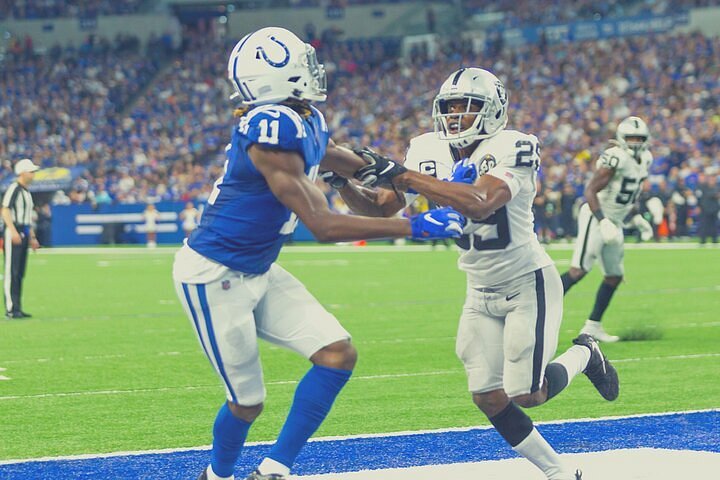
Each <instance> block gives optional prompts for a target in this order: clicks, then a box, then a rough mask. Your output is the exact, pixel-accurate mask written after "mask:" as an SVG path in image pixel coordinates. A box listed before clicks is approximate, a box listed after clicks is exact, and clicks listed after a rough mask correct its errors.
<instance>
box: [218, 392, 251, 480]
mask: <svg viewBox="0 0 720 480" xmlns="http://www.w3.org/2000/svg"><path fill="white" fill-rule="evenodd" d="M250 425H251V423H248V422H246V421H244V420H241V419H239V418H237V417H236V416H235V415H233V414H232V412H231V411H230V407H228V405H227V403H225V404H223V406H222V407H221V408H220V411H219V412H218V414H217V417H215V425H214V426H213V447H212V452H211V454H210V465H211V466H212V469H213V472H215V474H216V475H219V476H221V477H229V476H230V475H232V474H233V471H234V470H235V463H236V462H237V459H238V457H239V456H240V450H242V447H243V444H244V443H245V439H246V438H247V434H248V430H250Z"/></svg>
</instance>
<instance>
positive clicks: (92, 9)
mask: <svg viewBox="0 0 720 480" xmlns="http://www.w3.org/2000/svg"><path fill="white" fill-rule="evenodd" d="M142 3H143V2H142V0H0V20H1V19H6V18H15V19H23V20H32V19H41V18H42V19H45V18H61V17H80V18H84V17H96V16H98V15H127V14H130V13H135V12H136V11H137V10H138V8H139V7H140V5H141V4H142Z"/></svg>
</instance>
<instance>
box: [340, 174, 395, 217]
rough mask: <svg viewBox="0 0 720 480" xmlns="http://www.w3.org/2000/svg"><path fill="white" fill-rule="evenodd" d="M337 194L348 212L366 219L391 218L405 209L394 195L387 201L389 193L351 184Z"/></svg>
mask: <svg viewBox="0 0 720 480" xmlns="http://www.w3.org/2000/svg"><path fill="white" fill-rule="evenodd" d="M338 192H339V193H340V196H341V197H342V199H343V200H344V201H345V204H347V206H348V207H349V208H350V210H352V211H353V212H354V213H356V214H359V215H365V216H367V217H392V216H393V215H395V214H396V213H397V212H399V211H400V210H402V209H403V208H404V207H405V203H404V202H400V201H399V200H398V199H397V198H396V197H395V195H394V194H392V198H391V199H388V195H389V194H390V192H387V191H385V190H380V191H378V190H371V189H369V188H365V187H362V186H360V185H355V184H353V183H352V182H348V183H347V185H345V186H344V187H343V188H341V189H339V190H338Z"/></svg>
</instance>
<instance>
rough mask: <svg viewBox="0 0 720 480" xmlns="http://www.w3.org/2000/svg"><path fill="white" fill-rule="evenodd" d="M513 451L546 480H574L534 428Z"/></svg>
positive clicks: (558, 456)
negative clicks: (546, 479)
mask: <svg viewBox="0 0 720 480" xmlns="http://www.w3.org/2000/svg"><path fill="white" fill-rule="evenodd" d="M586 350H587V349H586ZM513 450H515V451H516V452H517V453H519V454H520V455H522V456H523V457H525V458H527V459H528V460H530V462H532V463H533V464H534V465H535V466H536V467H538V468H539V469H540V470H542V471H543V473H544V474H545V476H546V477H547V478H548V480H573V479H574V478H575V477H574V476H573V475H572V474H571V473H570V472H568V471H567V470H566V469H565V467H564V466H563V464H562V460H561V459H560V455H558V453H557V452H556V451H555V450H553V448H552V447H551V446H550V444H549V443H547V441H546V440H545V439H544V438H543V437H542V435H540V432H538V431H537V429H536V428H533V430H532V432H530V435H528V436H527V437H525V440H523V441H522V442H520V443H518V444H517V445H515V446H514V447H513Z"/></svg>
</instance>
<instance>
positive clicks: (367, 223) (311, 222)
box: [303, 214, 412, 242]
mask: <svg viewBox="0 0 720 480" xmlns="http://www.w3.org/2000/svg"><path fill="white" fill-rule="evenodd" d="M303 223H305V225H306V226H307V227H308V229H310V231H311V232H312V233H313V235H315V238H317V240H318V241H320V242H342V241H346V242H349V241H354V240H371V239H377V238H389V237H392V238H402V237H409V236H411V235H412V229H411V227H410V221H409V220H407V219H405V218H368V217H351V216H348V215H339V214H326V215H322V216H321V217H318V218H309V219H308V218H306V219H303Z"/></svg>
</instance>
